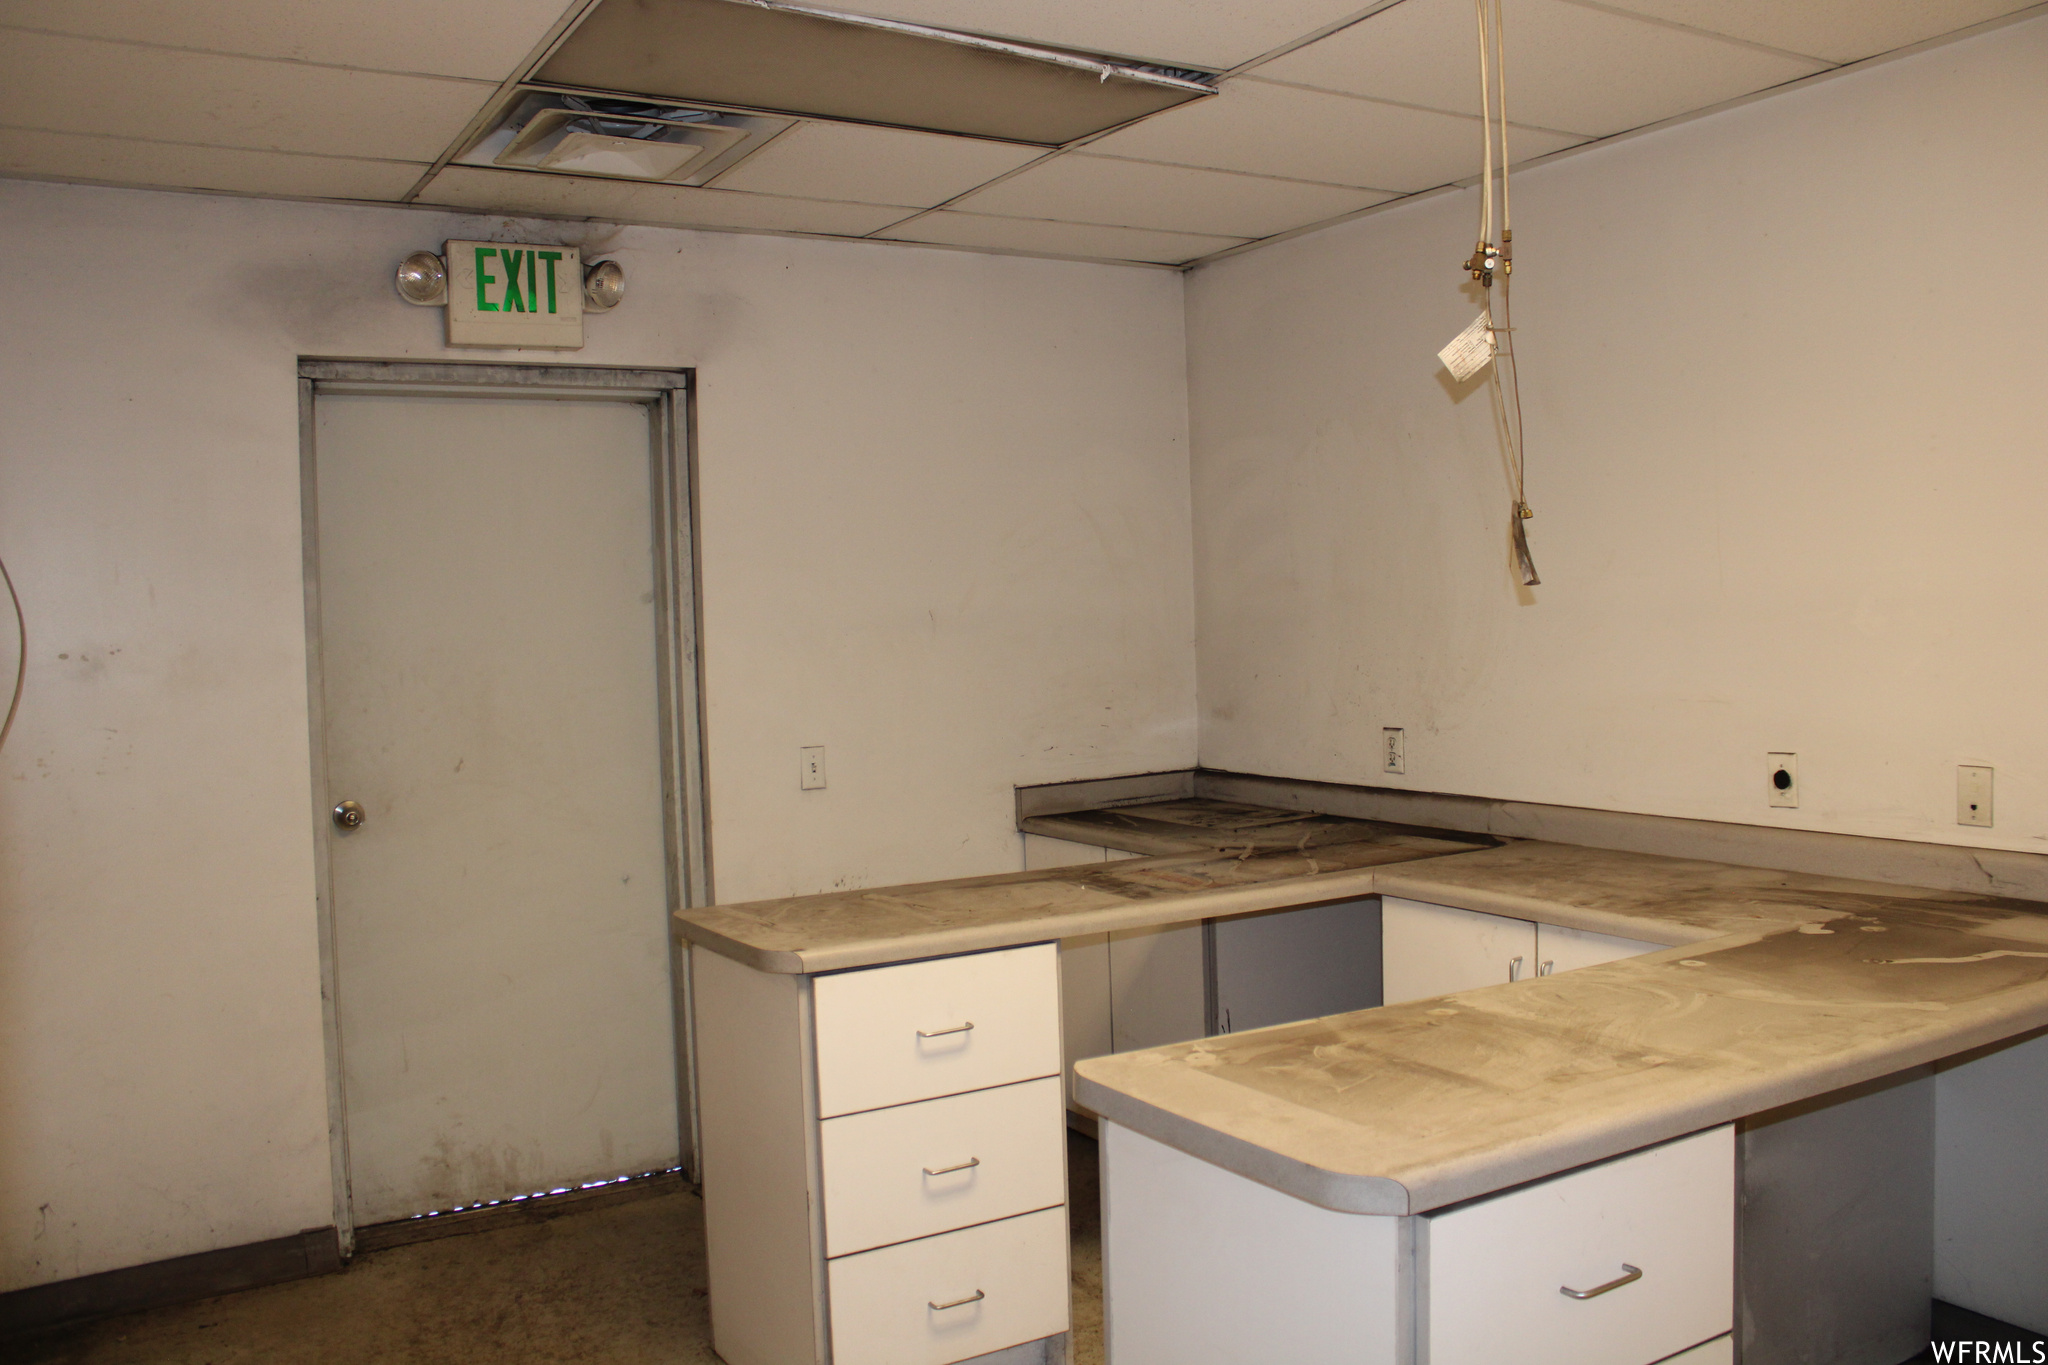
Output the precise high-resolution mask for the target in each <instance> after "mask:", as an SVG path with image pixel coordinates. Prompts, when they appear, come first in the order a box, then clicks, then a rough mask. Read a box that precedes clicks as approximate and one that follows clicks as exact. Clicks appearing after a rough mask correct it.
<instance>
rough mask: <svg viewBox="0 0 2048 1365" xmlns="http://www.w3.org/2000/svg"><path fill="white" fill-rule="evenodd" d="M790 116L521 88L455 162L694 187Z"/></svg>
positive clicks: (783, 125)
mask: <svg viewBox="0 0 2048 1365" xmlns="http://www.w3.org/2000/svg"><path fill="white" fill-rule="evenodd" d="M791 122H792V120H790V119H786V118H766V117H762V116H760V115H757V114H742V113H734V112H731V111H728V110H719V109H700V108H695V107H693V106H689V105H675V104H662V103H655V102H651V101H647V100H622V99H606V98H603V97H601V96H595V95H570V94H560V93H556V92H553V91H533V90H526V91H522V92H521V93H520V95H519V97H518V98H516V99H515V100H514V101H513V102H512V104H511V106H510V112H509V113H507V114H506V115H505V116H504V117H503V118H500V119H499V120H497V121H496V123H495V124H494V125H493V127H492V129H491V131H490V132H488V133H486V134H485V135H484V136H483V138H482V139H481V140H479V141H478V142H477V143H476V145H475V146H473V147H471V148H470V149H469V151H467V152H465V153H464V154H463V155H461V156H459V157H457V158H456V162H457V164H459V165H465V166H500V167H507V168H510V169H513V170H523V171H553V172H555V173H557V174H561V175H594V176H606V177H610V178H612V179H618V180H653V181H662V182H666V183H668V184H671V185H700V184H702V183H704V182H705V181H706V180H709V179H710V178H711V177H712V176H715V175H717V174H718V173H719V172H720V171H722V170H724V169H725V168H726V167H727V166H730V165H732V164H733V163H734V162H735V161H738V160H739V159H740V158H741V157H743V156H746V155H747V154H748V153H750V152H752V151H753V150H755V149H756V148H757V147H759V146H761V145H762V144H763V143H765V142H766V141H767V140H768V139H769V138H771V137H773V136H775V135H776V134H777V133H779V132H781V131H782V130H783V129H785V128H787V127H788V126H789V125H790V123H791Z"/></svg>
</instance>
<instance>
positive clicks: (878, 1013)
mask: <svg viewBox="0 0 2048 1365" xmlns="http://www.w3.org/2000/svg"><path fill="white" fill-rule="evenodd" d="M813 992H814V993H813V996H812V1000H813V1007H814V1011H815V1013H814V1019H815V1028H816V1037H817V1059H818V1114H819V1116H820V1117H821V1118H831V1117H833V1116H834V1115H837V1114H851V1113H857V1112H859V1111H860V1110H863V1109H879V1108H881V1107H882V1106H884V1105H889V1104H908V1103H909V1102H911V1101H912V1100H929V1099H935V1098H937V1097H938V1096H940V1095H958V1094H961V1093H962V1092H964V1091H968V1090H980V1089H983V1088H985V1087H987V1086H991V1085H1007V1084H1008V1083H1009V1082H1011V1081H1028V1080H1035V1079H1037V1078H1038V1077H1040V1076H1057V1075H1059V1074H1060V981H1059V951H1058V949H1057V948H1055V947H1054V945H1052V944H1050V943H1039V944H1034V945H1032V946H1031V947H1028V948H1006V949H1004V950H1003V951H1001V952H995V953H969V954H966V955H963V956H960V957H939V958H932V959H930V960H929V961H925V962H906V963H903V964H902V965H900V966H895V967H870V968H868V969H867V970H865V971H856V972H837V973H834V974H832V975H830V976H820V977H818V978H816V980H815V981H814V983H813Z"/></svg>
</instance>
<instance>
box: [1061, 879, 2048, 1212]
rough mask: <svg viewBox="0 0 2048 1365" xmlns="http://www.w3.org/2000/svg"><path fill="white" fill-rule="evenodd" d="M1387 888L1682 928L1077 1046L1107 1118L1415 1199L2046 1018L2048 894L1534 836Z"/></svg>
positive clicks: (1829, 1086) (1084, 1079) (1288, 1183)
mask: <svg viewBox="0 0 2048 1365" xmlns="http://www.w3.org/2000/svg"><path fill="white" fill-rule="evenodd" d="M1374 883H1375V889H1376V890H1378V891H1380V892H1382V893H1384V894H1389V895H1398V896H1407V897H1411V898H1413V899H1415V900H1420V901H1428V902H1431V903H1434V904H1439V905H1452V906H1458V907H1460V908H1464V909H1472V910H1486V911H1491V912H1494V913H1498V914H1507V915H1514V916H1518V917H1521V918H1524V919H1534V920H1538V921H1541V922H1545V923H1553V924H1565V925H1568V926H1571V927H1580V928H1589V929H1597V930H1601V931H1603V932H1608V933H1617V934H1623V935H1626V936H1628V937H1633V938H1638V939H1646V940H1650V941H1653V942H1672V941H1674V940H1676V941H1678V942H1680V943H1681V944H1685V945H1686V946H1681V947H1675V948H1670V949H1666V950H1665V951H1662V952H1656V953H1649V954H1646V955H1644V956H1641V957H1635V958H1629V959H1626V960H1623V961H1620V962H1613V963H1608V964H1606V965H1603V966H1598V967H1586V968H1581V969H1580V970H1578V971H1573V972H1567V973H1564V974H1562V975H1558V976H1552V977H1542V978H1538V979H1535V980H1530V981H1522V982H1518V983H1515V984H1513V985H1506V984H1503V985H1499V986H1489V987H1486V988H1484V989H1481V990H1474V991H1465V992H1460V993H1458V994H1454V995H1446V996H1440V997H1437V998H1435V999H1431V1000H1423V1001H1416V1002H1412V1003H1408V1004H1401V1005H1392V1006H1388V1007H1386V1008H1383V1009H1374V1010H1361V1011H1358V1012H1356V1013H1352V1014H1341V1015H1332V1016H1330V1017H1328V1018H1324V1019H1312V1020H1305V1021H1301V1022H1298V1023H1292V1024H1281V1025H1277V1026H1275V1027H1272V1028H1266V1029H1259V1030H1256V1031H1252V1032H1247V1033H1239V1034H1232V1035H1228V1036H1224V1037H1217V1038H1207V1039H1203V1040H1201V1041H1198V1042H1193V1043H1181V1044H1175V1045H1172V1046H1168V1047H1158V1048H1152V1049H1149V1050H1147V1051H1143V1052H1131V1053H1123V1054H1119V1055H1115V1056H1108V1057H1097V1058H1092V1059H1090V1060H1088V1061H1084V1062H1081V1063H1080V1064H1079V1065H1078V1066H1077V1067H1076V1069H1075V1070H1076V1075H1077V1078H1078V1079H1077V1081H1076V1085H1075V1096H1076V1098H1078V1099H1079V1100H1080V1101H1081V1102H1082V1103H1084V1104H1086V1105H1088V1106H1089V1107H1090V1108H1092V1109H1094V1110H1095V1111H1096V1112H1098V1113H1100V1114H1102V1115H1103V1116H1104V1117H1105V1118H1107V1119H1109V1120H1110V1121H1111V1122H1114V1123H1119V1124H1122V1125H1124V1126H1126V1127H1128V1128H1132V1129H1135V1130H1136V1131H1138V1132H1141V1133H1144V1134H1146V1135H1147V1136H1149V1137H1152V1138H1155V1139H1157V1140H1159V1141H1161V1142H1164V1143H1166V1144H1168V1145H1169V1146H1172V1147H1176V1148H1178V1149H1180V1150H1182V1151H1185V1152H1187V1153H1189V1154H1191V1155H1193V1156H1197V1157H1200V1158H1202V1159H1203V1160H1206V1161H1210V1162H1212V1163H1214V1164H1216V1165H1218V1166H1222V1167H1224V1168H1225V1169H1227V1170H1231V1171H1235V1172H1236V1173H1238V1174H1240V1175H1243V1176H1246V1177H1248V1178H1250V1179H1253V1180H1257V1181H1259V1182H1261V1183H1262V1184H1266V1185H1269V1186H1272V1187H1273V1188H1275V1189H1278V1190H1281V1191H1283V1192H1285V1193H1287V1194H1291V1195H1294V1196H1296V1197H1297V1198H1300V1199H1304V1200H1306V1201H1308V1202H1310V1203H1313V1204H1318V1205H1321V1206H1322V1207H1324V1208H1330V1209H1338V1210H1342V1211H1345V1212H1352V1213H1377V1214H1410V1213H1422V1212H1426V1211H1428V1210H1430V1209H1435V1208H1441V1207H1443V1206H1445V1205H1448V1204H1454V1203H1457V1202H1459V1201H1460V1200H1464V1199H1470V1198H1473V1197H1475V1196H1478V1195H1482V1194H1487V1193H1490V1192H1492V1191H1494V1190H1498V1189H1503V1188H1506V1187H1508V1186H1511V1185H1517V1184H1521V1183H1523V1182H1525V1181H1529V1180H1535V1179H1539V1178H1541V1177H1543V1176H1547V1175H1553V1174H1556V1173H1557V1172H1559V1171H1564V1170H1569V1169H1571V1168H1572V1167H1574V1166H1581V1165H1584V1164H1586V1163H1587V1162H1591V1161H1599V1160H1603V1159H1605V1158H1607V1157H1611V1156H1617V1155H1619V1154H1621V1153H1623V1152H1627V1151H1632V1150H1634V1149H1636V1148H1638V1147H1643V1146H1647V1145H1649V1144H1651V1143H1655V1142H1662V1141H1665V1140H1666V1139H1669V1138H1674V1137H1679V1136H1682V1135H1684V1134H1686V1133H1691V1132H1697V1131H1699V1130H1700V1129H1703V1128H1708V1127H1712V1126H1714V1125H1716V1124H1721V1123H1727V1122H1730V1121H1732V1120H1734V1119H1738V1118H1741V1117H1743V1116H1745V1115H1749V1114H1755V1113H1759V1112H1761V1111H1763V1110H1766V1109H1773V1108H1776V1107H1778V1106H1780V1105H1784V1104H1791V1103H1794V1102H1797V1101H1799V1100H1804V1099H1810V1098H1813V1097H1815V1096H1818V1095H1823V1094H1826V1093H1828V1092H1829V1091H1832V1090H1837V1089H1841V1088H1842V1087H1844V1086H1850V1085H1856V1084H1859V1083H1861V1082H1863V1081H1867V1080H1873V1079H1876V1078H1878V1077H1880V1076H1885V1075H1889V1074H1891V1073H1893V1072H1896V1071H1900V1070H1904V1069H1906V1068H1908V1067H1912V1066H1918V1065H1921V1064H1923V1063H1926V1062H1930V1061H1935V1060H1937V1059H1939V1058H1942V1057H1947V1056H1953V1055H1954V1054H1956V1053H1959V1052H1964V1051H1967V1050H1969V1049H1971V1048H1974V1047H1979V1046H1982V1045H1985V1044H1989V1043H1995V1042H1999V1041H2002V1040H2005V1039H2008V1038H2012V1037H2016V1036H2018V1035H2020V1034H2023V1033H2027V1032H2030V1031H2032V1030H2034V1029H2038V1028H2042V1027H2044V1026H2048V906H2044V905H2042V904H2040V903H2037V902H2032V901H2017V900H2007V899H2002V898H1998V897H1992V896H1977V895H1969V894H1964V893H1959V892H1945V891H1932V890H1923V889H1920V888H1914V887H1901V886H1891V885H1885V884H1882V883H1875V882H1857V881H1846V880H1842V879H1838V878H1830V877H1815V876H1807V875H1804V874H1800V873H1789V872H1775V871H1770V870H1767V869H1761V868H1745V867H1733V866H1729V865H1726V864H1719V863H1707V862H1696V861H1691V860H1687V859H1680V858H1660V857H1652V856H1650V855H1646V854H1633V853H1619V852H1613V851H1609V850H1603V849H1590V848H1577V847H1573V846H1569V845H1562V844H1544V843H1519V844H1509V845H1506V846H1504V847H1501V848H1497V849H1493V850H1489V851H1484V852H1476V853H1471V854H1465V855H1461V856H1460V857H1457V858H1447V859H1442V860H1437V861H1432V862H1429V863H1426V864H1409V865H1406V866H1401V867H1389V868H1383V869H1380V870H1379V871H1378V874H1377V875H1376V877H1375V879H1374Z"/></svg>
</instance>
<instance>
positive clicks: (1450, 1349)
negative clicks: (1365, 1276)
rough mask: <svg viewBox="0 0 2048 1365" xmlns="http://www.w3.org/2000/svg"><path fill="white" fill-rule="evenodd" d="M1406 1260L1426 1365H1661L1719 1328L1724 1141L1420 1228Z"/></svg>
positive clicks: (1515, 1195)
mask: <svg viewBox="0 0 2048 1365" xmlns="http://www.w3.org/2000/svg"><path fill="white" fill-rule="evenodd" d="M1417 1257H1418V1261H1419V1265H1418V1269H1419V1271H1420V1273H1421V1275H1422V1277H1423V1278H1422V1281H1421V1285H1422V1289H1421V1313H1420V1315H1421V1317H1422V1318H1423V1322H1422V1323H1419V1324H1418V1326H1420V1327H1422V1328H1423V1329H1424V1330H1425V1332H1426V1339H1427V1342H1428V1348H1427V1351H1426V1352H1422V1353H1418V1354H1419V1356H1420V1358H1421V1359H1423V1360H1425V1361H1427V1363H1428V1365H1499V1363H1500V1362H1501V1361H1506V1360H1512V1361H1514V1362H1515V1363H1516V1365H1650V1362H1652V1361H1661V1360H1663V1359H1665V1358H1666V1357H1668V1356H1671V1355H1673V1354H1675V1353H1677V1352H1680V1351H1685V1350H1687V1349H1689V1348H1692V1347H1694V1346H1698V1345H1699V1344H1701V1343H1702V1342H1706V1341H1708V1340H1709V1339H1711V1338H1713V1337H1718V1336H1720V1335H1722V1334H1723V1333H1726V1332H1727V1331H1729V1330H1730V1328H1731V1327H1732V1326H1733V1319H1734V1296H1735V1139H1734V1129H1733V1128H1725V1127H1724V1128H1716V1129H1712V1130H1710V1131H1708V1132H1705V1133H1699V1134H1696V1135H1694V1136H1692V1137H1689V1138H1680V1139H1679V1140H1677V1141H1675V1142H1667V1143H1664V1144H1663V1145H1661V1146H1657V1147H1650V1148H1646V1149H1645V1150H1643V1151H1640V1152H1635V1153H1632V1154H1630V1155H1628V1156H1625V1157H1620V1158H1618V1159H1616V1160H1614V1161H1609V1162H1606V1163H1603V1164H1601V1165H1598V1166H1589V1167H1587V1168H1585V1169H1584V1170H1580V1171H1573V1172H1570V1173H1568V1174H1566V1175H1561V1176H1557V1177H1555V1178H1553V1179H1550V1180H1545V1181H1542V1182H1540V1183H1538V1184H1535V1185H1529V1186H1525V1187H1523V1188H1521V1189H1517V1190H1512V1191H1510V1192H1508V1193H1506V1194H1501V1195H1495V1196H1494V1197H1492V1198H1490V1199H1482V1200H1479V1201H1477V1202H1474V1203H1471V1204H1466V1205H1463V1206H1461V1207H1459V1208H1456V1209H1452V1210H1451V1211H1449V1212H1447V1213H1443V1214H1438V1215H1434V1216H1426V1217H1424V1218H1423V1220H1422V1227H1421V1229H1420V1236H1419V1238H1418V1243H1417ZM1624 1266H1632V1267H1635V1268H1637V1269H1639V1270H1640V1271H1641V1272H1642V1273H1641V1276H1640V1278H1637V1279H1634V1280H1633V1281H1631V1282H1629V1283H1626V1284H1623V1285H1620V1286H1618V1287H1617V1288H1614V1289H1612V1290H1609V1291H1608V1292H1606V1293H1603V1294H1599V1295H1597V1296H1596V1297H1592V1298H1585V1299H1575V1298H1572V1297H1569V1296H1567V1295H1566V1294H1564V1293H1562V1292H1561V1290H1562V1289H1563V1288H1565V1287H1570V1288H1573V1289H1579V1290H1587V1289H1593V1288H1596V1287H1598V1286H1600V1285H1603V1284H1606V1283H1608V1282H1610V1281H1613V1280H1615V1279H1618V1278H1620V1277H1621V1276H1623V1275H1624V1274H1625V1273H1626V1272H1625V1270H1624ZM1709 1358H1711V1357H1709Z"/></svg>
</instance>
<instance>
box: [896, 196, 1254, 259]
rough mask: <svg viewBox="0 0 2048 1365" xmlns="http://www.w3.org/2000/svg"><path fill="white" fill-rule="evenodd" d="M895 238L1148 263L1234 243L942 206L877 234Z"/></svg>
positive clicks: (1232, 240)
mask: <svg viewBox="0 0 2048 1365" xmlns="http://www.w3.org/2000/svg"><path fill="white" fill-rule="evenodd" d="M875 235H876V236H877V237H881V238H887V239H889V240H891V241H898V242H936V243H939V244H940V245H942V246H976V247H991V248H994V249H996V250H999V251H1036V252H1043V253H1045V254H1047V255H1052V256H1087V257H1090V258H1092V259H1094V260H1099V261H1153V262H1157V263H1160V264H1163V265H1179V264H1180V263H1181V262H1183V261H1192V260H1194V259H1195V258H1196V257H1198V256H1206V255H1208V254H1209V253H1210V252H1212V251H1222V250H1223V249H1224V248H1226V247H1233V246H1237V245H1238V244H1239V243H1240V241H1241V240H1242V239H1240V238H1236V237H1204V236H1199V235H1196V234H1194V233H1187V232H1146V231H1141V230H1140V229H1137V228H1122V227H1096V226H1091V225H1087V224H1082V223H1048V222H1044V221H1042V220H1039V219H1035V218H991V217H987V216H985V215H983V214H979V213H957V212H955V211H953V210H952V209H941V210H939V211H938V212H937V213H927V214H925V215H924V216H923V217H922V218H918V219H915V220H913V221H911V222H908V223H905V224H903V226H901V227H897V228H891V229H890V230H889V231H887V232H878V233H876V234H875Z"/></svg>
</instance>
